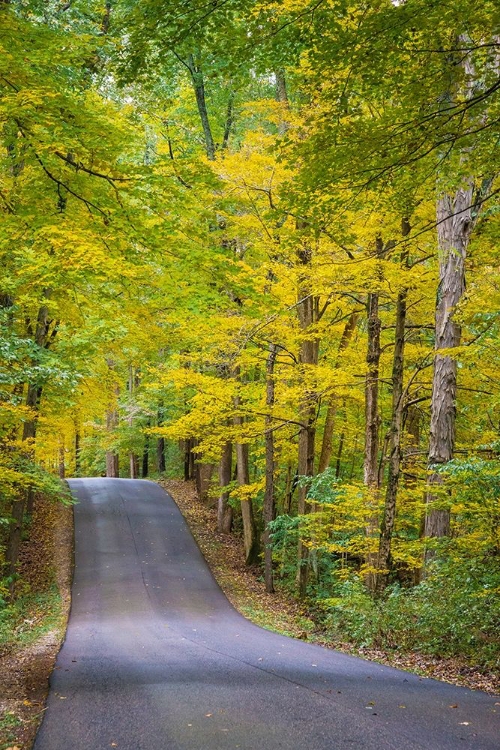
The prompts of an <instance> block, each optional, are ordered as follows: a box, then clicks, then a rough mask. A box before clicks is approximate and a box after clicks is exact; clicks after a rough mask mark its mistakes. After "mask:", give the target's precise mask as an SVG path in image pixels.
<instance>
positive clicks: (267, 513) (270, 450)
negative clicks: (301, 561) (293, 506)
mask: <svg viewBox="0 0 500 750" xmlns="http://www.w3.org/2000/svg"><path fill="white" fill-rule="evenodd" d="M277 351H278V348H277V346H276V345H275V344H270V345H269V355H268V357H267V367H266V375H267V377H266V406H267V409H268V412H269V413H268V414H267V415H266V488H265V492H264V508H263V516H264V533H263V536H262V541H263V544H264V580H265V583H266V591H267V592H268V593H270V594H272V593H273V592H274V580H273V550H272V546H271V535H270V533H269V524H270V523H271V521H273V520H274V516H275V497H274V431H273V417H272V414H271V411H272V408H273V406H274V365H275V362H276V354H277Z"/></svg>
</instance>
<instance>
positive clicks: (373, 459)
mask: <svg viewBox="0 0 500 750" xmlns="http://www.w3.org/2000/svg"><path fill="white" fill-rule="evenodd" d="M376 249H377V255H378V256H379V257H382V256H383V251H384V246H383V242H382V239H381V238H380V237H377V240H376ZM367 316H368V350H367V354H366V364H367V373H366V381H365V458H364V465H363V479H364V483H365V485H366V487H367V488H368V491H369V495H370V509H369V513H370V518H369V521H368V527H367V537H368V539H369V540H370V539H373V537H374V536H375V535H376V534H377V533H378V530H379V518H378V508H377V506H378V489H379V470H378V443H379V431H380V416H379V410H378V391H379V382H378V381H379V368H380V354H381V349H380V329H381V321H380V317H379V294H378V292H370V294H369V295H368V304H367ZM366 563H367V565H368V568H369V571H368V573H367V575H366V577H365V583H366V585H367V587H368V589H370V591H373V590H374V589H375V585H376V574H375V569H376V566H377V552H376V551H375V550H370V551H369V552H368V554H367V558H366Z"/></svg>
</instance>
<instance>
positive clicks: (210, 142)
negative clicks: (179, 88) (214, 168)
mask: <svg viewBox="0 0 500 750" xmlns="http://www.w3.org/2000/svg"><path fill="white" fill-rule="evenodd" d="M185 65H186V67H187V68H188V70H189V72H190V73H191V79H192V82H193V88H194V93H195V96H196V105H197V107H198V114H199V115H200V120H201V125H202V128H203V135H204V138H205V150H206V152H207V156H208V158H209V159H210V161H213V160H214V159H215V143H214V139H213V136H212V129H211V127H210V120H209V117H208V111H207V102H206V98H205V82H204V80H203V71H202V69H201V67H200V66H199V65H197V64H196V63H195V60H194V56H193V55H192V54H191V55H188V57H187V59H186V61H185Z"/></svg>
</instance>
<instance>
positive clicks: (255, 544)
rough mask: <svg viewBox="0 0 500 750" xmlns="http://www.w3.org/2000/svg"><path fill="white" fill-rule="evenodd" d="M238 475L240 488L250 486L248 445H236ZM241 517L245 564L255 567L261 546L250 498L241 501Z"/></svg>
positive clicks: (238, 422) (240, 422) (238, 418)
mask: <svg viewBox="0 0 500 750" xmlns="http://www.w3.org/2000/svg"><path fill="white" fill-rule="evenodd" d="M235 419H236V420H241V421H237V422H236V423H237V424H242V423H243V419H242V418H241V417H236V418H235ZM236 475H237V479H238V484H239V485H240V487H243V486H245V485H247V484H250V471H249V466H248V445H247V444H246V443H236ZM241 517H242V520H243V541H244V544H245V563H246V564H247V565H255V564H256V563H257V562H258V561H259V552H260V545H259V539H258V536H257V527H256V524H255V517H254V512H253V503H252V500H251V499H250V498H248V499H242V500H241Z"/></svg>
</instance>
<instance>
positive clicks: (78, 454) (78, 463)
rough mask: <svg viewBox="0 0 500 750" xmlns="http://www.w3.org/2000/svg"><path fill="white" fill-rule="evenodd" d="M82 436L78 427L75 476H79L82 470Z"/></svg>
mask: <svg viewBox="0 0 500 750" xmlns="http://www.w3.org/2000/svg"><path fill="white" fill-rule="evenodd" d="M80 442H81V438H80V430H79V429H78V427H76V429H75V476H76V477H79V476H80V474H81V471H82V464H81V461H82V458H81V445H80Z"/></svg>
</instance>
